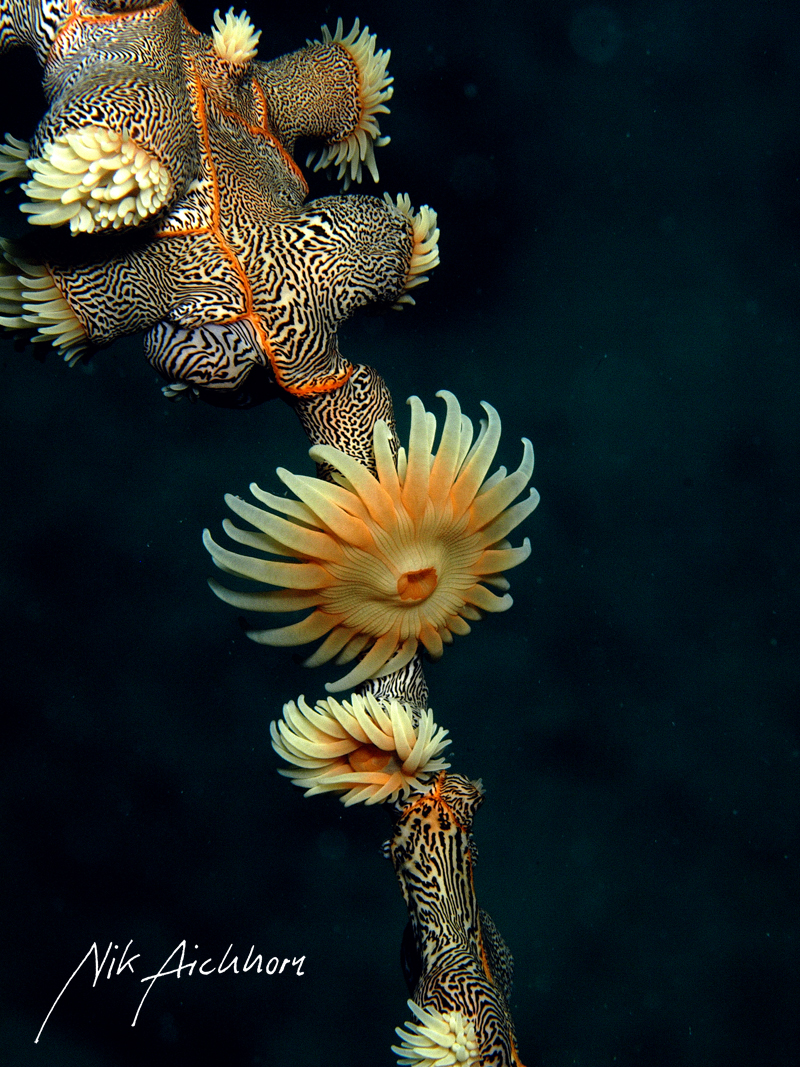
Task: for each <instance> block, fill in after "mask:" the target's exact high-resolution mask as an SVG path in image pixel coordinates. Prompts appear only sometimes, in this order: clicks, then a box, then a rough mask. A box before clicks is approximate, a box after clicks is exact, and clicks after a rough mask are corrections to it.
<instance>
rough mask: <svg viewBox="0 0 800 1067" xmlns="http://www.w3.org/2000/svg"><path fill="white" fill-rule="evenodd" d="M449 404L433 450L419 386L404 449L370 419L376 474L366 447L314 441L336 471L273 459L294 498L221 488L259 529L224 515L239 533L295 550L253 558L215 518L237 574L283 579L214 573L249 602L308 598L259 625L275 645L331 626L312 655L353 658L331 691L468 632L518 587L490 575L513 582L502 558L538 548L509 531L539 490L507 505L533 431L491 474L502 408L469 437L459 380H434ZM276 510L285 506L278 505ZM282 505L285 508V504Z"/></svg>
mask: <svg viewBox="0 0 800 1067" xmlns="http://www.w3.org/2000/svg"><path fill="white" fill-rule="evenodd" d="M438 395H439V396H440V397H443V398H444V400H445V401H446V403H447V418H446V419H445V423H444V428H443V430H442V435H441V440H440V441H439V447H438V450H437V451H436V452H434V451H433V444H434V437H435V434H436V419H435V418H434V416H433V415H432V414H431V413H429V412H426V411H425V408H424V407H423V406H422V402H421V401H420V400H419V398H418V397H411V399H410V400H409V404H410V405H411V434H410V438H409V446H408V455H407V456H406V453H405V451H404V449H402V448H401V449H400V452H399V454H398V458H397V462H396V463H395V461H394V459H393V457H392V448H391V432H390V430H389V428H388V426H387V425H386V423H385V422H383V421H381V420H379V421H378V422H377V423H376V424H375V430H374V433H373V448H374V454H375V465H376V469H377V477H374V476H373V475H372V474H370V472H369V471H368V470H367V469H366V468H365V467H363V466H362V465H361V464H360V463H359V462H358V461H357V460H355V459H352V458H351V457H350V456H347V455H345V453H344V452H340V451H339V450H338V449H336V448H332V447H331V446H330V445H315V446H314V447H313V448H312V449H311V450H310V453H309V454H310V455H311V457H312V459H314V460H316V462H317V463H324V464H328V465H329V466H330V467H333V468H334V469H335V470H336V471H338V472H339V474H340V475H341V484H338V485H334V484H332V483H330V482H325V481H322V480H321V479H319V478H310V477H301V476H298V475H296V474H291V473H290V472H289V471H287V470H282V469H279V470H278V477H279V478H280V479H281V481H282V482H283V483H284V485H286V486H287V487H288V488H289V489H291V490H292V492H293V493H295V494H296V496H297V497H299V500H290V499H286V498H284V497H280V496H274V495H273V494H272V493H265V492H264V491H263V490H262V489H259V488H258V486H257V485H255V484H253V485H251V486H250V489H251V491H252V493H253V495H254V496H255V497H256V498H257V499H258V500H260V501H261V502H262V503H264V504H266V505H268V506H269V507H270V508H271V509H272V511H265V510H263V509H262V508H257V507H255V506H254V505H253V504H249V503H247V502H246V501H244V500H240V499H239V497H236V496H230V495H228V496H226V498H225V500H226V502H227V504H228V507H230V508H231V510H232V511H234V512H235V513H236V514H237V515H238V516H240V518H242V519H244V520H245V521H246V522H249V523H251V524H252V525H253V526H254V527H255V528H256V530H257V531H259V532H257V533H256V532H254V531H251V530H242V529H239V527H237V526H234V525H233V523H231V522H229V521H225V522H224V523H223V528H224V530H225V532H226V533H227V534H228V536H229V537H231V538H232V539H233V540H234V541H238V542H239V544H243V545H247V546H248V547H249V548H254V549H260V550H261V551H262V552H265V553H271V554H272V555H276V556H283V557H289V559H291V560H293V561H294V562H286V561H285V560H274V559H258V558H256V557H254V556H244V555H240V554H238V553H236V552H231V551H229V550H228V549H225V548H221V547H220V546H219V545H218V544H216V542H215V541H214V540H213V538H212V537H211V534H210V533H209V532H208V530H206V531H205V532H204V534H203V540H204V543H205V546H206V548H207V549H208V550H209V552H210V553H211V555H212V556H213V558H214V562H215V563H216V565H217V566H218V567H219V568H220V569H221V570H223V571H226V572H227V573H229V574H235V575H238V576H239V577H242V578H251V579H253V580H255V581H257V582H264V583H266V584H268V585H274V586H282V587H283V588H281V589H279V590H278V591H271V592H267V591H265V592H257V593H239V592H233V591H231V590H229V589H226V588H225V587H224V586H221V585H218V584H217V583H216V582H214V581H212V582H211V583H210V585H211V588H212V589H213V590H214V592H215V593H216V594H217V596H219V597H220V598H221V599H222V600H224V601H226V602H227V603H228V604H233V605H234V606H235V607H238V608H244V609H245V610H252V611H301V610H306V609H312V610H311V613H310V614H309V615H307V616H306V618H304V619H302V620H301V621H300V622H296V623H293V624H292V625H290V626H283V627H279V628H277V629H273V630H260V631H252V632H251V633H250V635H249V636H250V637H252V638H253V640H254V641H259V642H261V643H263V644H267V645H282V646H287V645H301V644H305V643H306V642H308V641H314V640H316V639H317V638H320V637H324V638H325V640H324V641H323V642H322V644H321V645H320V647H319V648H318V649H317V651H316V652H314V654H313V655H312V656H310V657H309V658H308V659H307V660H306V661H305V662H306V665H307V666H310V667H316V666H319V664H321V663H327V662H328V661H329V660H335V662H336V663H339V664H343V663H350V662H352V661H353V660H355V659H356V657H358V656H359V655H360V654H361V653H364V655H363V658H361V659H360V660H359V661H358V663H357V664H356V666H355V667H353V669H352V670H351V671H350V672H349V673H348V674H346V675H345V676H344V677H343V678H340V679H339V681H337V682H336V683H335V684H330V683H329V684H328V685H326V687H325V688H326V689H327V690H328V692H329V693H335V692H340V691H341V690H343V689H347V688H350V687H352V686H356V685H360V684H361V683H362V682H364V681H366V680H367V679H368V678H382V677H384V676H385V675H387V674H391V673H393V672H394V671H397V670H399V669H400V668H401V667H404V666H405V665H406V664H407V663H409V662H410V661H411V659H412V658H413V657H414V655H415V653H416V652H417V648H418V646H419V644H422V645H424V646H425V648H426V649H427V650H428V652H430V654H431V655H432V656H433V657H434V658H438V657H439V656H441V654H442V647H443V643H444V642H447V643H450V642H452V640H453V634H467V633H469V631H470V627H469V622H468V621H467V620H469V621H470V622H472V621H475V620H477V619H480V618H481V614H480V613H481V611H490V612H495V611H505V610H506V609H508V608H510V607H511V604H512V600H511V597H510V596H508V594H507V593H506V595H505V596H497V595H496V594H495V593H493V592H491V591H490V590H489V589H487V588H486V586H487V585H493V586H495V587H496V588H498V589H499V590H501V592H503V593H505V592H506V590H507V589H508V582H507V581H506V579H505V578H504V577H503V576H502V572H503V571H505V570H508V569H509V568H510V567H516V566H517V564H519V563H522V562H523V560H525V559H527V558H528V556H529V555H530V542H529V541H528V540H527V538H526V539H525V541H524V542H523V544H522V545H521V546H520V547H519V548H512V547H511V546H510V545H509V544H508V542H507V541H506V540H505V538H506V536H507V534H508V533H509V532H510V531H511V530H513V529H514V528H515V527H516V526H518V525H519V523H520V522H522V520H523V519H525V518H526V517H527V516H528V515H530V513H531V512H532V511H533V509H534V508H535V507H536V505H537V503H538V502H539V494H538V493H537V492H536V490H535V489H531V491H530V495H529V496H528V497H527V499H525V500H522V501H520V502H519V503H517V504H513V505H512V501H513V500H515V499H516V498H517V497H518V496H519V495H520V493H521V492H522V491H523V490H524V489H525V488H526V486H527V485H528V482H529V481H530V477H531V474H532V472H533V449H532V447H531V444H530V441H524V442H523V444H524V450H523V457H522V463H521V464H520V466H519V468H518V470H516V471H515V472H514V473H513V474H507V473H506V469H505V467H501V468H500V469H499V470H497V471H496V472H495V473H494V474H493V475H492V476H491V477H490V478H488V479H487V478H486V475H487V472H488V470H489V466H490V464H491V463H492V460H493V459H494V455H495V452H496V451H497V445H498V442H499V440H500V417H499V416H498V414H497V412H496V411H495V409H494V408H493V407H491V406H490V405H489V404H484V405H483V408H484V410H485V412H486V415H487V418H486V420H485V421H482V423H481V431H480V434H479V436H478V439H477V441H476V442H475V444H474V445H473V443H472V439H473V427H472V423H471V422H470V420H469V419H468V418H466V416H463V415H462V414H461V409H460V407H459V405H458V401H457V400H456V398H455V397H454V396H453V394H452V393H448V392H442V393H439V394H438ZM273 512H278V513H280V514H278V515H276V514H273ZM281 516H285V518H284V517H281Z"/></svg>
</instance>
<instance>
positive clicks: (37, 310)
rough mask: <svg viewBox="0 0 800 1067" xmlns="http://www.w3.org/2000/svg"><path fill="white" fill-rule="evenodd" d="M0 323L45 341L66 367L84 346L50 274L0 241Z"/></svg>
mask: <svg viewBox="0 0 800 1067" xmlns="http://www.w3.org/2000/svg"><path fill="white" fill-rule="evenodd" d="M0 326H5V327H6V329H8V330H31V329H35V330H36V333H35V334H34V336H33V337H32V338H31V340H32V341H49V342H50V343H51V344H52V345H53V346H54V347H55V348H56V350H57V351H59V352H61V353H62V354H63V356H64V359H65V360H66V362H67V363H69V364H70V366H71V365H72V364H74V363H77V362H78V360H79V359H80V358H81V356H82V355H83V353H84V350H85V349H86V345H87V337H86V331H85V330H84V328H83V325H82V323H81V322H80V321H79V320H78V318H77V316H76V315H75V313H74V312H73V310H72V308H71V307H70V306H69V304H68V303H67V302H66V300H65V299H64V297H63V296H62V295H61V290H60V289H59V288H58V286H57V285H56V283H55V280H54V279H53V276H52V274H51V273H50V271H49V270H48V269H47V267H45V266H43V265H42V264H40V263H31V262H30V261H29V260H26V259H23V257H22V256H19V255H17V254H16V253H15V252H14V250H13V246H12V245H11V244H10V242H8V241H3V240H0Z"/></svg>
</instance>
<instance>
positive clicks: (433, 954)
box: [389, 773, 521, 1067]
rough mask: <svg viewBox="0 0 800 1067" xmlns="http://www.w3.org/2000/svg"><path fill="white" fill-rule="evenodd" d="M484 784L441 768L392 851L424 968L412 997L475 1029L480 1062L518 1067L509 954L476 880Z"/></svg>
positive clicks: (404, 814) (403, 815)
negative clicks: (475, 837) (475, 842)
mask: <svg viewBox="0 0 800 1067" xmlns="http://www.w3.org/2000/svg"><path fill="white" fill-rule="evenodd" d="M482 801H483V793H482V790H481V789H480V785H479V783H478V784H476V783H473V782H470V781H469V780H468V779H467V778H464V777H463V776H462V775H455V774H447V775H446V774H444V773H442V774H440V776H439V778H438V780H437V782H436V784H435V785H434V786H433V787H432V788H431V789H430V790H429V791H428V792H426V793H424V794H422V795H421V796H419V797H416V798H413V799H412V800H410V801H409V802H408V803H407V804H406V805H405V807H403V808H402V810H401V812H400V815H399V818H398V821H397V823H396V825H395V829H394V833H393V835H392V838H391V841H390V842H389V854H390V856H391V860H392V864H393V866H394V870H395V874H396V875H397V879H398V881H399V883H400V888H401V890H402V893H403V897H404V899H405V902H406V906H407V908H408V913H409V918H410V920H411V926H412V930H413V934H414V939H415V945H416V953H417V956H418V958H419V962H420V973H419V976H418V980H417V982H416V986H415V988H414V990H413V998H414V1001H415V1003H416V1004H417V1005H419V1006H420V1007H421V1008H423V1009H433V1010H435V1011H436V1012H438V1013H439V1014H441V1015H443V1016H445V1017H446V1016H448V1015H449V1014H450V1013H451V1012H460V1013H461V1014H462V1015H463V1017H464V1018H465V1019H466V1020H467V1021H468V1022H469V1023H471V1024H472V1026H473V1027H474V1031H475V1035H476V1038H477V1044H478V1048H479V1052H480V1059H479V1062H480V1065H481V1067H521V1064H520V1060H519V1056H518V1053H517V1048H516V1043H515V1037H514V1026H513V1021H512V1019H511V1014H510V1012H509V1009H508V1003H507V998H508V996H509V995H510V992H511V979H512V971H513V960H512V958H511V953H510V952H509V951H508V948H507V947H506V945H505V942H504V941H503V939H502V937H501V936H500V934H499V933H498V931H497V928H496V927H495V925H494V923H493V922H492V921H491V919H490V918H489V916H488V915H487V914H486V912H484V911H482V910H481V909H479V908H478V904H477V900H476V898H475V887H474V884H473V872H472V869H473V862H472V843H471V829H472V821H473V818H474V816H475V812H476V811H477V810H478V808H479V806H480V805H481V803H482Z"/></svg>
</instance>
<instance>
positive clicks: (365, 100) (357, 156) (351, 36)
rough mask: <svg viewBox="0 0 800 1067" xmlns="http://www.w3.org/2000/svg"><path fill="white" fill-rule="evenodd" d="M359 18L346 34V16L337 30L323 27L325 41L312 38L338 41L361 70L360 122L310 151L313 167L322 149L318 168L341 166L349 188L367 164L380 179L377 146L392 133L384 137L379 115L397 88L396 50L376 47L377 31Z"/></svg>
mask: <svg viewBox="0 0 800 1067" xmlns="http://www.w3.org/2000/svg"><path fill="white" fill-rule="evenodd" d="M359 25H360V24H359V20H358V19H356V20H355V22H354V23H353V28H352V30H351V31H350V32H349V33H348V34H347V36H346V37H345V35H344V26H343V24H342V20H341V19H339V20H338V22H337V23H336V32H335V33H333V34H332V33H331V31H330V30H329V29H328V27H327V26H323V27H322V42H318V41H309V42H308V43H309V44H319V43H324V44H338V45H341V47H342V48H344V49H345V51H346V52H348V53H349V54H350V57H351V58H352V60H353V62H354V63H355V65H356V70H357V71H358V98H359V104H360V106H361V116H360V118H359V121H358V125H357V126H356V128H355V129H354V130H352V131H351V133H350V134H349V135H348V136H347V137H346V138H345V139H344V140H343V141H337V142H336V143H335V144H330V145H326V146H325V147H324V148H321V149H319V150H318V149H316V148H315V149H313V150H312V151H311V152H309V154H308V159H307V160H306V166H307V167H310V166H311V164H312V163H313V162H314V157H315V156H316V154H317V151H319V159H318V160H317V162H316V165H315V166H314V170H315V171H318V170H322V168H323V167H328V166H330V165H331V164H333V166H335V167H338V168H339V170H338V171H337V174H336V177H337V178H338V179H339V180H342V179H344V182H343V184H344V188H345V189H349V188H350V185H351V183H352V182H360V181H361V178H362V175H363V167H362V164H363V166H365V167H366V168H367V170H368V171H369V172H370V174H371V175H372V179H373V181H376V182H377V181H378V166H377V164H376V162H375V146H376V145H377V146H378V148H382V147H383V146H384V145H387V144H388V143H389V140H390V138H389V137H381V128H380V125H379V123H378V119H377V116H378V115H380V114H384V115H388V114H389V108H388V107H387V106H386V104H387V102H388V101H389V100H391V98H392V93H393V92H394V89H393V88H392V82H393V81H394V78H392V77H391V76H390V75H389V73H388V72H387V69H386V68H387V67H388V65H389V60H390V58H391V55H392V53H391V52H390V51H389V50H388V49H386V50H384V49H381V50H380V51H378V52H376V51H375V34H374V33H370V32H369V27H368V26H365V27H364V29H363V30H360V29H359Z"/></svg>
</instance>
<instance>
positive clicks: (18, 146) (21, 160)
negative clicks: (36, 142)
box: [0, 133, 30, 182]
mask: <svg viewBox="0 0 800 1067" xmlns="http://www.w3.org/2000/svg"><path fill="white" fill-rule="evenodd" d="M4 138H5V142H6V143H5V144H0V182H5V181H8V180H9V179H11V178H27V176H28V173H29V171H28V163H27V159H28V156H29V155H30V145H29V144H28V142H27V141H20V140H19V139H18V138H16V137H12V136H11V134H10V133H7V134H5V135H4Z"/></svg>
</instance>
